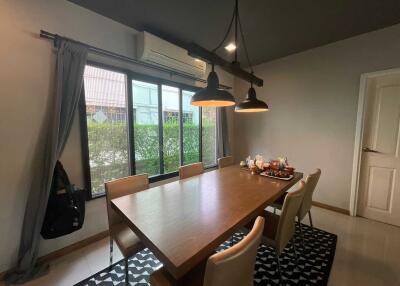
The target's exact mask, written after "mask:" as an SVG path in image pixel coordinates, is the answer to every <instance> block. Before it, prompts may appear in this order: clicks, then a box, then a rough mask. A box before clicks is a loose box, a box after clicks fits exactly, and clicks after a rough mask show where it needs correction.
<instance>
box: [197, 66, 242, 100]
mask: <svg viewBox="0 0 400 286" xmlns="http://www.w3.org/2000/svg"><path fill="white" fill-rule="evenodd" d="M191 104H192V105H194V106H203V107H224V106H232V105H235V98H234V97H233V95H232V94H230V93H229V92H227V91H226V90H223V89H220V88H219V80H218V76H217V73H216V72H215V71H214V70H213V71H211V72H210V74H209V75H208V78H207V87H206V88H203V89H202V90H199V91H198V92H196V93H195V94H194V95H193V96H192V100H191Z"/></svg>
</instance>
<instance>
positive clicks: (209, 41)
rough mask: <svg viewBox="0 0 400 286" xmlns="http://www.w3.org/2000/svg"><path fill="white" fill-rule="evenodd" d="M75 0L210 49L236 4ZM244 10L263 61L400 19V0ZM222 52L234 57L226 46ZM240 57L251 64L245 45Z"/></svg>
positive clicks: (256, 2) (267, 2)
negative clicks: (246, 59) (246, 57)
mask: <svg viewBox="0 0 400 286" xmlns="http://www.w3.org/2000/svg"><path fill="white" fill-rule="evenodd" d="M69 1H71V2H74V3H76V4H78V5H80V6H83V7H85V8H88V9H90V10H93V11H94V12H96V13H99V14H101V15H104V16H106V17H109V18H111V19H113V20H115V21H118V22H120V23H122V24H125V25H127V26H130V27H133V28H135V29H138V30H142V29H146V27H148V26H150V27H153V28H155V29H157V30H159V31H163V32H165V33H168V34H171V35H173V36H175V37H176V38H178V39H181V40H183V41H187V42H195V43H197V44H199V45H201V46H203V47H205V48H207V49H213V48H214V47H215V46H216V45H217V44H218V43H219V41H220V40H221V39H222V37H223V35H224V33H225V31H226V29H227V26H228V24H229V21H230V19H231V16H232V12H233V6H234V0H202V1H200V0H197V1H196V0H181V1H179V0H142V1H139V0H112V1H111V0H69ZM239 12H240V17H241V20H242V25H243V30H244V32H245V38H246V42H247V47H248V50H249V53H250V58H251V61H252V63H253V64H258V63H261V62H265V61H269V60H272V59H276V58H280V57H284V56H287V55H290V54H293V53H297V52H300V51H304V50H307V49H310V48H314V47H318V46H321V45H325V44H328V43H331V42H335V41H338V40H342V39H345V38H349V37H352V36H355V35H358V34H362V33H366V32H369V31H373V30H377V29H381V28H384V27H387V26H391V25H394V24H397V23H400V0H274V1H273V0H241V1H239ZM230 39H233V37H230ZM219 54H220V55H221V56H223V57H224V58H226V59H227V60H232V59H233V58H232V55H229V54H227V53H226V52H225V51H224V49H221V51H219ZM239 60H240V61H241V62H242V64H243V65H247V64H246V62H245V57H244V54H243V51H241V50H239Z"/></svg>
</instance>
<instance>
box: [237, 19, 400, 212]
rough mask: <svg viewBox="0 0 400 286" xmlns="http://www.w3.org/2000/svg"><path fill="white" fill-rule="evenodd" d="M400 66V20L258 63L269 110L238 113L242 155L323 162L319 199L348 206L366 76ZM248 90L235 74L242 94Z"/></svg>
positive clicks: (303, 166)
mask: <svg viewBox="0 0 400 286" xmlns="http://www.w3.org/2000/svg"><path fill="white" fill-rule="evenodd" d="M399 66H400V25H396V26H392V27H389V28H386V29H383V30H379V31H375V32H372V33H367V34H363V35H360V36H357V37H353V38H350V39H347V40H343V41H340V42H336V43H332V44H329V45H326V46H323V47H319V48H315V49H312V50H308V51H305V52H302V53H299V54H295V55H291V56H288V57H285V58H282V59H278V60H275V61H272V62H268V63H264V64H261V65H258V66H257V67H255V73H256V74H257V76H259V77H261V78H263V79H264V87H262V88H256V91H257V96H258V97H259V98H260V99H262V100H265V101H266V102H267V103H268V104H269V106H270V111H269V112H267V113H263V114H235V116H234V136H235V140H234V154H235V157H236V159H237V160H239V159H241V158H244V157H245V156H247V155H249V154H251V155H255V154H257V153H262V154H264V155H265V157H266V158H267V159H269V158H274V157H277V156H282V155H284V156H287V157H288V159H289V162H290V163H292V164H293V166H295V167H297V169H298V170H300V171H303V172H304V173H305V174H307V173H309V172H311V171H312V170H313V169H315V168H317V167H319V168H321V169H322V177H321V181H320V183H319V185H318V189H317V192H316V194H315V197H314V199H315V200H316V201H319V202H322V203H326V204H329V205H332V206H336V207H340V208H343V209H349V200H350V183H351V175H352V173H351V172H352V160H353V148H354V136H355V121H356V112H357V100H358V92H359V81H360V75H361V74H362V73H366V72H373V71H378V70H384V69H390V68H395V67H399ZM247 89H248V85H247V84H246V83H244V82H243V81H241V80H235V91H236V93H235V94H236V98H240V97H242V98H243V97H244V94H245V93H246V92H247Z"/></svg>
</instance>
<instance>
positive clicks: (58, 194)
mask: <svg viewBox="0 0 400 286" xmlns="http://www.w3.org/2000/svg"><path fill="white" fill-rule="evenodd" d="M85 201H86V199H85V191H84V190H81V189H77V188H76V187H75V186H74V185H71V183H70V181H69V178H68V175H67V173H66V172H65V170H64V167H63V165H62V164H61V162H60V161H57V163H56V166H55V168H54V174H53V181H52V184H51V190H50V196H49V202H48V204H47V209H46V215H45V218H44V222H43V225H42V230H41V234H42V236H43V238H44V239H51V238H56V237H59V236H63V235H66V234H69V233H71V232H74V231H76V230H78V229H80V228H82V225H83V222H84V220H85Z"/></svg>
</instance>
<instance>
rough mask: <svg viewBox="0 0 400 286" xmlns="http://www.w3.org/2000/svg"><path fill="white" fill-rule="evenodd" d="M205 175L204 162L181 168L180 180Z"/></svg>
mask: <svg viewBox="0 0 400 286" xmlns="http://www.w3.org/2000/svg"><path fill="white" fill-rule="evenodd" d="M203 173H204V166H203V163H202V162H199V163H194V164H189V165H185V166H181V167H179V179H186V178H189V177H193V176H197V175H200V174H203Z"/></svg>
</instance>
